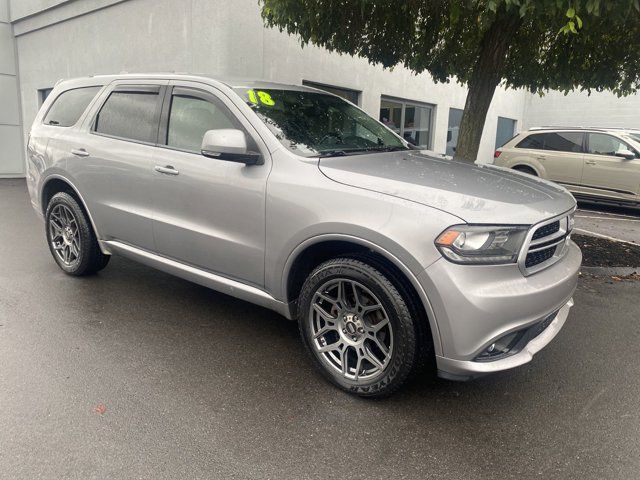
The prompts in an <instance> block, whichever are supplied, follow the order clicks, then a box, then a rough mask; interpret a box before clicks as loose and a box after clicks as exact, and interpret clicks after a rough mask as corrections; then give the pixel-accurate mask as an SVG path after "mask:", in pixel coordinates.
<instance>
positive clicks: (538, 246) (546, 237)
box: [518, 208, 575, 276]
mask: <svg viewBox="0 0 640 480" xmlns="http://www.w3.org/2000/svg"><path fill="white" fill-rule="evenodd" d="M574 211H575V208H574V209H573V210H572V211H570V212H567V213H564V214H562V215H558V216H557V217H554V218H550V219H548V220H545V221H543V222H540V223H538V224H536V225H534V226H532V227H531V229H530V230H529V233H528V234H527V238H526V240H525V243H524V245H523V248H522V251H521V252H520V255H519V257H518V266H519V267H520V270H521V271H522V273H523V274H524V275H525V276H527V275H532V274H534V273H536V272H539V271H541V270H544V269H545V268H547V267H550V266H551V265H553V264H554V263H556V262H557V261H558V260H560V259H561V258H562V257H564V255H565V254H566V252H567V245H568V239H569V237H570V235H571V227H572V224H573V222H571V221H570V217H572V216H573V213H574Z"/></svg>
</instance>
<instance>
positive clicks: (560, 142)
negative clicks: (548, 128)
mask: <svg viewBox="0 0 640 480" xmlns="http://www.w3.org/2000/svg"><path fill="white" fill-rule="evenodd" d="M582 136H583V134H582V133H580V132H558V133H545V134H544V149H545V150H553V151H556V152H577V153H579V152H582Z"/></svg>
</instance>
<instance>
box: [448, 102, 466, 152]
mask: <svg viewBox="0 0 640 480" xmlns="http://www.w3.org/2000/svg"><path fill="white" fill-rule="evenodd" d="M462 112H463V110H462V109H460V108H450V109H449V126H448V127H447V152H446V153H447V155H450V156H453V155H454V154H455V153H456V147H457V146H458V132H460V122H461V121H462Z"/></svg>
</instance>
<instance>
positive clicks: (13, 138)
mask: <svg viewBox="0 0 640 480" xmlns="http://www.w3.org/2000/svg"><path fill="white" fill-rule="evenodd" d="M21 136H22V127H19V126H13V125H0V177H22V176H24V161H23V158H24V157H23V154H22V139H21Z"/></svg>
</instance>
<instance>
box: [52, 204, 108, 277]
mask: <svg viewBox="0 0 640 480" xmlns="http://www.w3.org/2000/svg"><path fill="white" fill-rule="evenodd" d="M45 220H46V233H47V243H48V244H49V250H51V254H52V255H53V258H54V260H55V261H56V263H57V264H58V266H59V267H60V268H61V269H62V270H63V271H64V272H65V273H68V274H69V275H76V276H80V275H89V274H92V273H95V272H97V271H99V270H102V269H103V268H104V267H106V266H107V264H108V263H109V259H110V258H111V257H110V256H109V255H104V254H103V253H102V252H101V251H100V247H99V246H98V241H97V239H96V236H95V234H94V232H93V229H92V228H91V224H90V223H89V221H88V219H87V216H86V214H85V213H84V211H83V210H82V208H81V207H80V205H79V204H78V202H77V201H76V199H75V198H73V197H72V196H71V195H69V194H68V193H65V192H60V193H57V194H55V195H54V196H53V197H52V198H51V200H50V201H49V205H48V206H47V212H46V215H45Z"/></svg>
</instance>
